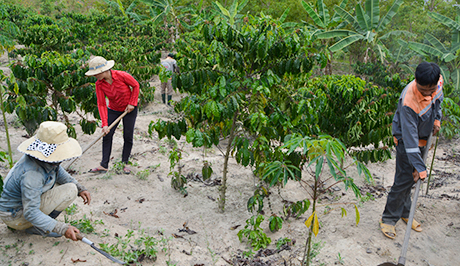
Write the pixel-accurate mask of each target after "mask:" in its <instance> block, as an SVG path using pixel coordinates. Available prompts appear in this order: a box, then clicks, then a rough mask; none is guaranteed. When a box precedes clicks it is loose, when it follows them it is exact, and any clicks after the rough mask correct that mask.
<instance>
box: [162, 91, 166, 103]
mask: <svg viewBox="0 0 460 266" xmlns="http://www.w3.org/2000/svg"><path fill="white" fill-rule="evenodd" d="M161 101H162V102H163V103H166V94H165V93H162V94H161Z"/></svg>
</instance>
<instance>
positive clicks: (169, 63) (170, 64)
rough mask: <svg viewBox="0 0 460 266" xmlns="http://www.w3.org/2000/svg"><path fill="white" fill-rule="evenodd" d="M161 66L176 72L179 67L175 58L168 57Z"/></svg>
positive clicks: (162, 61)
mask: <svg viewBox="0 0 460 266" xmlns="http://www.w3.org/2000/svg"><path fill="white" fill-rule="evenodd" d="M161 65H162V66H164V67H165V68H166V69H167V70H168V71H170V72H174V70H175V69H176V67H177V62H176V60H175V59H174V58H170V57H169V56H168V57H167V58H166V59H164V60H161Z"/></svg>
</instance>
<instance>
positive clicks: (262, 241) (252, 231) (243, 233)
mask: <svg viewBox="0 0 460 266" xmlns="http://www.w3.org/2000/svg"><path fill="white" fill-rule="evenodd" d="M264 219H265V218H264V217H263V216H262V215H257V216H256V215H253V216H252V217H251V218H249V219H247V220H246V225H245V226H244V229H242V230H240V231H239V232H238V238H239V240H240V242H241V241H242V239H243V237H245V238H247V240H248V242H249V244H250V245H251V246H252V249H253V250H255V251H256V250H259V249H261V248H267V246H268V245H269V244H270V243H271V242H272V240H271V239H270V238H269V237H267V235H266V234H265V233H264V231H263V229H262V228H260V223H262V221H263V220H264Z"/></svg>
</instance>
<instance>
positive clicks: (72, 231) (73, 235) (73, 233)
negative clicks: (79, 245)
mask: <svg viewBox="0 0 460 266" xmlns="http://www.w3.org/2000/svg"><path fill="white" fill-rule="evenodd" d="M79 233H80V230H78V229H77V228H76V227H74V226H71V225H69V228H68V229H67V231H65V235H64V236H65V237H66V238H68V239H72V240H73V241H78V239H77V234H79Z"/></svg>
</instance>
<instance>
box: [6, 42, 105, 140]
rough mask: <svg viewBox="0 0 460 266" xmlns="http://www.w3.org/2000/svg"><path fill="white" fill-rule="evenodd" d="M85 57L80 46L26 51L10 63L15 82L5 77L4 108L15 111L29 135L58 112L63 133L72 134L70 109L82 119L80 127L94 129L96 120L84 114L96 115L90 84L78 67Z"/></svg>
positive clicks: (10, 111)
mask: <svg viewBox="0 0 460 266" xmlns="http://www.w3.org/2000/svg"><path fill="white" fill-rule="evenodd" d="M85 58H86V59H87V58H89V54H87V53H85V52H83V51H82V50H77V51H75V52H74V53H72V54H67V55H61V54H59V53H57V52H45V53H43V54H42V55H41V57H37V56H35V55H27V56H25V57H24V60H23V61H22V62H20V61H18V62H16V63H14V64H13V65H12V66H11V70H12V73H13V75H14V77H15V82H13V81H12V80H8V79H7V80H6V81H7V93H8V102H7V104H6V108H5V110H6V111H7V112H9V113H12V112H13V111H14V112H15V113H16V114H17V115H18V118H19V121H20V122H21V124H23V125H24V127H25V128H26V131H27V134H28V135H29V136H31V135H33V133H34V132H35V130H36V129H37V128H38V126H39V125H40V123H41V122H43V121H47V120H57V119H58V114H59V115H62V116H63V118H64V123H65V124H66V125H67V133H68V134H69V136H71V137H73V138H75V137H76V132H75V128H74V125H73V124H72V123H71V122H70V120H69V117H68V115H69V114H70V113H74V112H75V113H76V114H77V115H79V116H80V118H81V120H83V121H85V122H81V123H82V125H86V126H83V127H82V129H83V130H84V132H85V133H87V134H92V133H94V131H95V130H96V125H97V123H96V121H91V120H89V119H87V118H86V116H85V115H84V113H88V112H89V113H92V114H93V116H94V117H99V113H98V112H97V107H96V95H95V93H94V87H93V86H92V85H91V84H90V83H89V82H90V80H91V79H90V78H87V77H85V75H84V72H85V69H83V68H81V65H82V64H83V62H82V61H84V60H85ZM77 106H78V107H79V108H77Z"/></svg>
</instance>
